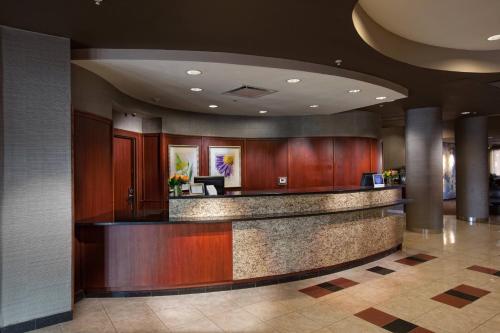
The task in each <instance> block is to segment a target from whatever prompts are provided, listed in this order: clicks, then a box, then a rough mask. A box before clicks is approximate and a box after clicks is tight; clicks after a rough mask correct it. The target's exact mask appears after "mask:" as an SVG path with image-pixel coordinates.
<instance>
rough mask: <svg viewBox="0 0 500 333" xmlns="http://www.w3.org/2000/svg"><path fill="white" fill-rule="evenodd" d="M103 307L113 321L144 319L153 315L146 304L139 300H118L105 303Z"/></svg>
mask: <svg viewBox="0 0 500 333" xmlns="http://www.w3.org/2000/svg"><path fill="white" fill-rule="evenodd" d="M102 304H103V306H104V309H105V311H106V313H107V314H108V316H109V318H110V319H111V320H113V321H114V320H122V319H131V318H143V317H145V316H148V315H150V314H152V313H153V312H152V310H151V308H150V307H149V306H147V304H146V303H144V302H143V301H139V300H133V299H126V298H125V299H124V298H116V299H109V300H105V301H103V303H102Z"/></svg>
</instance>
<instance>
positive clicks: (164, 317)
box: [156, 305, 205, 329]
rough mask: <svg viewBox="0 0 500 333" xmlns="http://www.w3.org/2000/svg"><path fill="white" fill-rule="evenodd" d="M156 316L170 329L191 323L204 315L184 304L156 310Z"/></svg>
mask: <svg viewBox="0 0 500 333" xmlns="http://www.w3.org/2000/svg"><path fill="white" fill-rule="evenodd" d="M156 315H157V316H158V318H159V319H160V320H161V321H162V322H163V323H164V324H165V325H166V326H167V327H168V328H170V329H173V328H176V327H178V326H185V325H189V324H193V323H195V322H197V321H199V320H200V319H203V318H205V316H204V315H203V314H202V313H201V312H200V311H199V310H198V309H196V308H194V307H192V306H190V305H184V306H180V307H176V308H168V309H165V310H162V311H159V312H156Z"/></svg>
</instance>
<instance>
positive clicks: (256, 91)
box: [224, 86, 277, 98]
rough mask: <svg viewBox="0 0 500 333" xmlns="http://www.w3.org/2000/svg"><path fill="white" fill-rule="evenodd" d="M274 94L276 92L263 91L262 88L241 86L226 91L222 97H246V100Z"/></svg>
mask: <svg viewBox="0 0 500 333" xmlns="http://www.w3.org/2000/svg"><path fill="white" fill-rule="evenodd" d="M275 92H277V91H276V90H269V89H264V88H256V87H251V86H241V87H239V88H236V89H233V90H229V91H226V92H225V93H224V95H231V96H237V97H246V98H259V97H262V96H266V95H270V94H274V93H275Z"/></svg>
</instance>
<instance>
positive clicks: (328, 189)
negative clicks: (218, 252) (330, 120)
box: [168, 185, 402, 200]
mask: <svg viewBox="0 0 500 333" xmlns="http://www.w3.org/2000/svg"><path fill="white" fill-rule="evenodd" d="M401 187H402V186H399V185H398V186H386V187H380V188H373V187H371V186H323V187H310V188H305V189H304V188H301V189H270V190H260V191H232V190H226V193H225V194H224V195H212V196H208V195H183V196H180V197H169V198H168V199H169V200H183V199H212V198H231V197H262V196H274V195H279V196H281V195H301V194H333V193H352V192H367V191H382V190H390V189H397V188H401Z"/></svg>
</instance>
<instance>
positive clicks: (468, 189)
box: [455, 117, 489, 220]
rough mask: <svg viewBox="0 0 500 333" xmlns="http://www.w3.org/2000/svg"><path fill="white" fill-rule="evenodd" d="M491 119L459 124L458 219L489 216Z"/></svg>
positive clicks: (469, 120) (456, 138)
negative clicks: (489, 123) (489, 138)
mask: <svg viewBox="0 0 500 333" xmlns="http://www.w3.org/2000/svg"><path fill="white" fill-rule="evenodd" d="M487 120H488V118H487V117H471V118H462V119H459V120H457V122H456V129H455V144H456V168H457V217H459V218H461V219H465V220H469V219H472V220H474V219H488V217H489V183H488V180H489V167H488V121H487Z"/></svg>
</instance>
